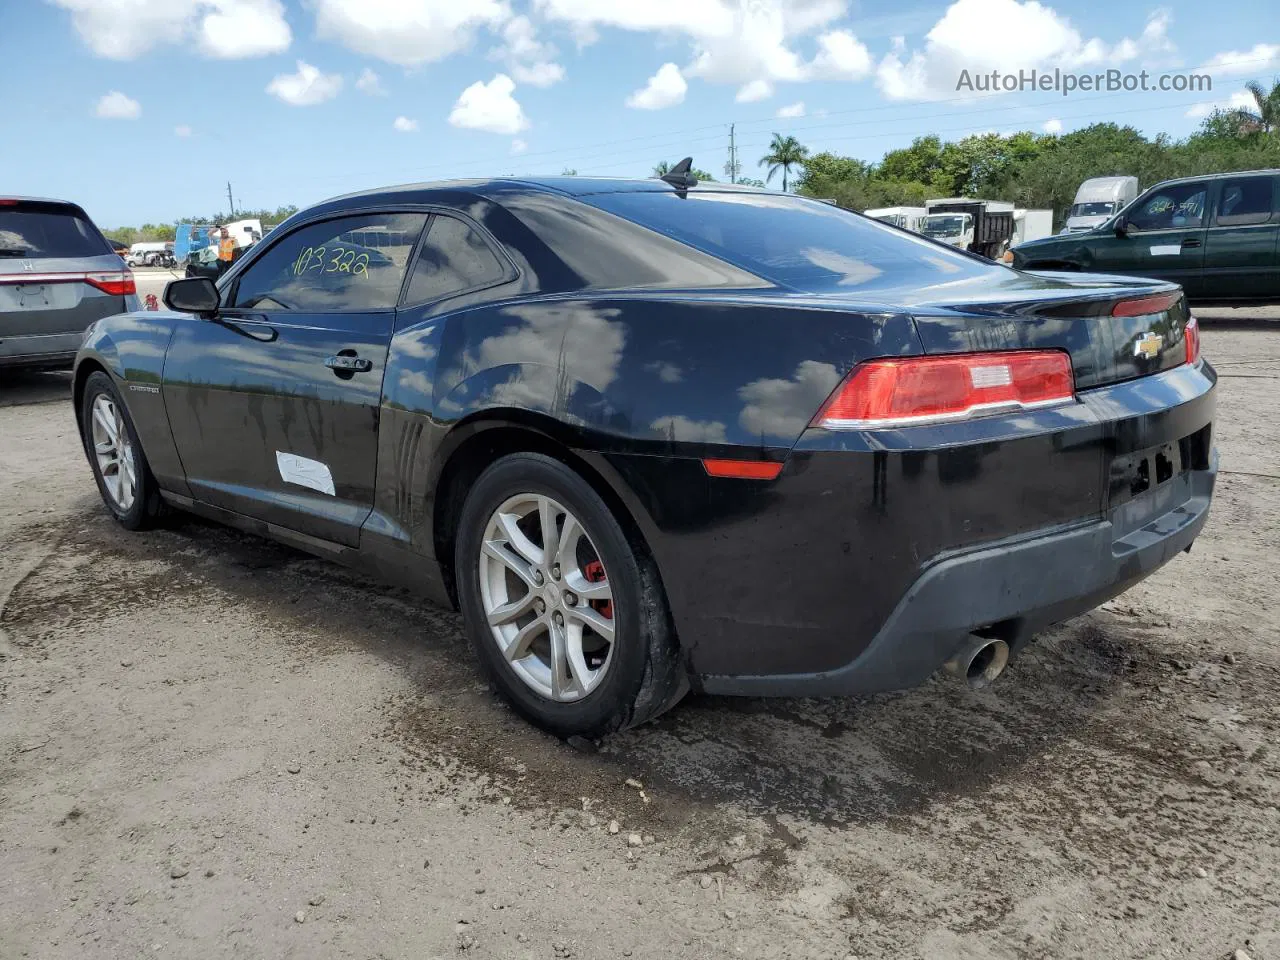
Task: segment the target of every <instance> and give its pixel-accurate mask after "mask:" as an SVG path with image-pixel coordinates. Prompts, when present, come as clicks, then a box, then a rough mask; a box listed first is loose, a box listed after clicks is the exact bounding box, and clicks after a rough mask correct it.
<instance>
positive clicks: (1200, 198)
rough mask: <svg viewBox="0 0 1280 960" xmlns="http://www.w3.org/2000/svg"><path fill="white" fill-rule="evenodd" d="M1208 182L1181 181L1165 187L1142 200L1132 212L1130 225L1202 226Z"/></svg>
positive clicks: (1150, 227)
mask: <svg viewBox="0 0 1280 960" xmlns="http://www.w3.org/2000/svg"><path fill="white" fill-rule="evenodd" d="M1204 197H1205V185H1204V184H1203V183H1177V184H1174V185H1173V186H1170V187H1162V188H1160V189H1159V190H1158V191H1156V192H1154V193H1152V194H1150V195H1148V196H1147V197H1145V198H1143V199H1142V200H1140V201H1138V203H1137V205H1136V206H1135V207H1134V209H1133V212H1132V213H1130V214H1129V217H1128V219H1129V226H1131V227H1136V228H1137V229H1139V230H1168V229H1171V228H1175V229H1176V228H1179V227H1198V226H1201V225H1202V224H1203V223H1204Z"/></svg>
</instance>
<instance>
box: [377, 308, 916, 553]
mask: <svg viewBox="0 0 1280 960" xmlns="http://www.w3.org/2000/svg"><path fill="white" fill-rule="evenodd" d="M919 352H920V345H919V341H918V338H917V336H916V333H915V329H914V326H913V325H912V322H911V320H910V318H909V317H907V316H906V315H903V314H867V315H857V316H853V315H850V314H849V313H846V312H843V311H839V310H834V309H829V308H827V309H824V308H822V306H821V305H820V304H817V303H815V302H814V301H813V300H797V301H796V302H794V303H789V302H787V301H786V299H785V298H771V299H770V300H769V302H767V303H761V302H758V298H753V297H742V298H737V299H735V298H732V297H730V298H726V297H698V296H693V295H690V296H687V297H682V296H673V295H664V296H661V297H656V296H617V295H613V296H611V295H600V296H595V297H548V298H534V299H527V300H523V301H521V302H516V303H505V304H495V305H491V306H484V307H479V308H475V309H472V310H467V311H464V312H461V313H457V314H453V315H450V316H443V317H436V318H433V319H431V320H428V321H425V322H424V323H422V324H419V325H417V326H415V327H411V328H409V329H407V330H404V331H401V332H400V333H399V334H397V336H396V337H395V339H394V340H393V342H392V347H391V356H390V357H389V359H388V364H387V371H388V372H387V378H386V383H385V386H384V401H383V422H382V438H381V442H380V447H379V464H378V475H379V476H378V483H377V489H378V494H377V500H376V504H375V506H376V510H375V513H376V514H377V515H380V516H381V517H382V518H383V519H384V521H385V522H387V523H388V524H389V526H390V528H391V529H392V530H393V531H398V532H397V534H396V535H399V536H402V537H404V538H406V539H409V540H411V541H412V543H413V545H414V548H415V550H417V551H419V552H423V553H426V554H431V553H433V550H432V545H431V541H432V503H431V491H433V490H434V487H435V483H436V480H437V479H438V477H439V475H440V472H441V470H442V469H443V467H444V464H445V462H446V461H447V458H448V456H449V454H450V452H451V451H452V449H453V448H454V446H456V443H457V440H458V439H459V438H461V437H463V436H465V435H466V431H465V430H462V429H459V428H461V427H466V426H468V425H470V424H474V423H477V422H483V421H502V422H510V423H520V424H524V425H527V426H529V427H531V428H534V429H541V430H544V431H546V432H548V433H550V434H552V435H554V436H555V437H556V439H558V440H560V441H561V442H562V443H565V444H566V445H568V446H569V447H571V448H572V449H574V450H575V451H577V452H579V453H580V454H582V455H583V456H585V457H588V458H593V459H594V462H595V463H596V465H597V466H598V467H599V468H600V469H601V471H602V473H604V474H606V475H607V476H610V477H611V478H613V479H614V480H615V481H616V480H617V478H618V477H619V476H620V475H621V474H622V473H624V472H628V470H627V463H628V462H630V461H632V460H635V459H637V458H639V459H641V460H643V461H645V462H649V463H653V462H661V463H662V464H664V465H665V467H666V468H667V469H666V476H667V478H668V479H670V480H671V482H673V483H675V484H676V489H677V490H678V492H677V494H676V495H675V496H673V495H672V492H671V490H670V489H667V488H666V486H665V483H664V484H663V485H661V486H659V487H655V486H654V485H653V484H652V483H649V482H646V483H642V484H634V483H631V482H626V483H622V482H621V481H618V482H619V484H620V487H619V489H618V490H617V492H618V494H619V496H621V497H622V498H623V499H624V501H626V502H628V504H629V506H630V507H631V508H632V510H633V513H635V514H636V520H637V522H638V523H639V524H640V526H641V528H642V530H644V532H645V533H646V535H647V536H648V537H649V538H650V541H651V546H652V547H653V549H654V550H655V552H656V553H661V552H663V551H665V550H667V549H671V548H673V547H674V545H673V544H670V545H669V544H668V542H667V538H666V533H667V531H668V530H670V529H673V528H677V527H680V526H682V525H684V524H686V523H687V522H689V520H690V517H691V516H692V515H693V514H696V515H697V516H698V522H699V523H703V522H711V521H713V520H714V514H715V512H716V510H717V509H725V510H730V511H732V512H733V513H735V514H736V513H739V512H741V510H742V509H743V504H741V503H738V502H736V501H735V502H734V503H728V502H724V503H719V504H717V503H716V502H714V496H713V491H714V490H723V489H724V488H723V487H720V486H718V485H717V486H715V487H714V488H713V487H712V486H711V485H708V484H707V480H708V478H707V476H706V474H705V472H704V471H703V469H702V466H701V464H700V462H699V458H702V457H728V458H735V457H736V458H746V459H761V458H774V459H779V460H781V459H783V458H784V457H785V455H786V452H787V451H788V450H789V449H790V448H791V447H792V445H794V444H795V442H796V440H797V439H798V438H799V437H800V435H801V434H802V433H803V431H804V430H805V427H806V426H807V425H808V423H809V421H810V419H811V418H812V417H813V415H814V414H815V413H816V412H817V411H818V408H819V407H820V406H821V404H822V402H823V401H824V400H825V399H826V398H827V396H828V395H829V394H830V393H831V391H832V390H833V389H834V388H835V386H836V385H837V384H838V383H839V382H840V380H841V378H842V377H843V376H844V375H845V374H846V373H847V372H848V371H849V369H850V368H851V367H852V366H853V365H854V364H856V363H857V362H859V361H860V360H863V359H866V358H868V357H873V356H899V355H903V354H909V353H919ZM753 486H754V485H753ZM738 493H741V489H740V490H739V491H738ZM709 497H711V499H710V500H709V499H708V498H709ZM659 562H660V563H661V562H662V557H661V556H660V557H659Z"/></svg>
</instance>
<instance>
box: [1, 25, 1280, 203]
mask: <svg viewBox="0 0 1280 960" xmlns="http://www.w3.org/2000/svg"><path fill="white" fill-rule="evenodd" d="M1262 28H1265V29H1262ZM0 64H3V68H4V74H5V76H6V77H9V78H14V77H20V78H23V82H22V83H21V84H20V85H18V86H12V85H11V86H10V89H9V92H8V93H7V94H6V96H5V107H6V109H5V114H6V116H5V124H4V127H3V132H0V193H12V194H34V195H42V196H55V197H62V198H67V199H74V200H76V201H78V202H80V203H81V204H83V205H84V206H85V208H86V209H87V210H88V211H89V212H90V214H91V215H92V216H93V218H94V219H95V220H97V221H98V223H99V224H101V225H102V226H104V227H114V226H118V225H126V224H139V223H141V222H144V221H153V222H164V221H172V220H174V219H177V218H179V217H182V216H185V215H190V214H205V215H207V214H211V213H213V212H215V211H218V210H224V209H225V208H226V181H227V180H230V181H231V182H232V186H233V189H234V192H235V197H236V203H237V206H240V205H243V206H247V207H275V206H278V205H280V204H284V203H296V204H298V205H299V206H306V205H307V204H310V203H313V202H315V201H317V200H320V199H323V198H325V197H327V196H333V195H335V194H339V193H344V192H347V191H350V190H356V189H362V188H366V187H371V186H377V185H382V184H388V183H401V182H410V181H416V180H431V179H444V178H449V177H460V176H483V175H490V174H510V173H515V174H523V173H559V172H560V171H561V170H562V169H563V168H566V167H572V168H575V169H577V170H578V171H579V172H581V173H584V174H585V173H591V174H601V175H608V176H647V175H648V174H649V172H650V170H651V169H652V167H653V165H654V164H655V163H657V162H658V161H660V160H664V159H665V160H669V161H675V160H677V159H679V158H680V157H681V156H684V155H685V154H692V155H693V157H694V160H695V162H696V163H697V165H698V166H700V167H702V168H704V169H706V170H709V171H710V172H712V173H713V174H715V175H717V176H719V175H720V174H721V171H722V169H723V165H724V163H725V160H726V153H727V146H728V127H729V124H730V122H735V123H736V125H737V138H738V144H739V148H740V157H741V159H742V161H743V174H744V175H745V176H759V175H760V171H759V170H758V168H757V166H756V162H757V160H758V158H759V157H760V156H761V155H762V154H763V153H764V150H765V146H766V145H767V143H768V140H769V137H770V134H771V133H772V132H774V131H779V132H783V133H791V134H794V135H795V136H796V137H797V138H799V139H800V140H801V141H802V142H803V143H805V144H806V145H807V146H809V147H810V149H812V150H815V151H816V150H823V149H829V150H833V151H836V152H839V153H843V154H847V155H851V156H856V157H859V158H862V159H864V160H870V161H874V160H876V159H878V158H879V157H880V156H881V155H882V154H883V153H884V151H885V150H888V149H892V148H894V147H897V146H903V145H905V144H907V143H909V142H910V140H911V139H912V137H914V136H918V135H921V134H925V133H937V134H939V135H940V136H942V137H943V138H944V139H955V138H958V137H961V136H964V135H966V134H969V133H980V132H984V131H998V132H1007V131H1013V130H1017V129H1031V130H1036V131H1040V130H1043V129H1048V130H1053V131H1056V130H1059V129H1062V130H1071V129H1073V128H1075V127H1078V126H1084V125H1087V124H1089V123H1092V122H1096V121H1099V120H1114V121H1116V122H1118V123H1129V124H1133V125H1134V126H1136V127H1138V128H1139V129H1141V130H1143V131H1145V132H1147V133H1148V134H1154V133H1157V132H1160V131H1165V132H1168V133H1169V134H1171V135H1173V136H1175V137H1177V136H1185V135H1186V134H1188V133H1190V132H1192V131H1193V130H1194V129H1195V127H1196V126H1197V124H1198V123H1199V115H1201V114H1203V113H1204V112H1207V111H1208V110H1209V109H1210V108H1211V105H1212V104H1216V103H1228V102H1230V101H1231V100H1232V97H1233V95H1235V96H1238V95H1239V91H1240V88H1241V85H1242V84H1243V82H1244V81H1246V80H1248V79H1251V78H1257V79H1262V80H1266V81H1269V80H1270V79H1271V78H1272V76H1273V75H1277V74H1280V17H1277V15H1276V13H1275V5H1274V0H1235V2H1233V3H1232V4H1231V5H1230V6H1229V7H1228V8H1219V7H1217V6H1216V5H1212V4H1204V3H1202V2H1199V0H1195V2H1168V3H1164V4H1152V5H1150V6H1145V5H1143V4H1142V3H1130V2H1126V3H1123V4H1121V3H1117V2H1115V0H1110V2H1100V0H1049V2H1044V3H1036V2H1031V0H1026V2H1023V0H955V2H953V3H946V2H941V3H921V4H919V5H914V4H913V3H912V2H911V0H905V2H890V0H288V2H282V0H38V2H37V0H24V2H21V3H16V2H3V3H0ZM1055 67H1057V68H1060V69H1063V70H1071V71H1075V72H1077V73H1089V74H1093V73H1096V72H1098V71H1103V70H1106V69H1108V68H1115V69H1119V70H1122V71H1125V72H1135V73H1136V72H1137V71H1139V70H1142V69H1146V70H1148V71H1150V72H1151V74H1152V76H1153V77H1154V76H1158V75H1159V74H1160V73H1164V72H1169V73H1175V72H1189V71H1193V70H1195V71H1197V72H1207V73H1209V74H1210V75H1211V76H1212V77H1213V90H1212V92H1209V93H1206V92H1167V93H1162V92H1146V93H1141V92H1132V93H1125V92H1117V93H1106V92H1102V93H1099V92H1092V91H1091V92H1076V93H1074V94H1073V95H1071V96H1068V97H1063V96H1062V95H1061V94H1058V93H1054V92H1015V93H1006V94H1001V95H998V96H974V97H968V98H967V99H966V98H965V97H964V96H963V95H962V94H959V93H957V92H956V89H955V85H956V81H957V78H958V77H959V75H960V71H961V70H969V71H970V72H971V74H977V73H979V72H987V73H989V72H990V71H991V70H993V69H998V70H1001V71H1003V72H1012V73H1016V72H1017V71H1018V70H1020V69H1023V70H1028V69H1031V68H1036V69H1039V70H1042V71H1044V70H1049V71H1052V70H1053V69H1054V68H1055ZM775 185H777V182H776V181H775Z"/></svg>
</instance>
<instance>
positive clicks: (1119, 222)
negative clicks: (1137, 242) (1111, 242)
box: [1115, 217, 1129, 237]
mask: <svg viewBox="0 0 1280 960" xmlns="http://www.w3.org/2000/svg"><path fill="white" fill-rule="evenodd" d="M1115 228H1116V236H1117V237H1127V236H1128V235H1129V221H1128V220H1127V219H1125V218H1124V217H1116V223H1115Z"/></svg>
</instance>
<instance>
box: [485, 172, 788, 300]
mask: <svg viewBox="0 0 1280 960" xmlns="http://www.w3.org/2000/svg"><path fill="white" fill-rule="evenodd" d="M607 199H609V197H607V196H599V197H584V198H581V200H570V199H566V198H565V197H561V196H556V195H554V194H548V193H527V194H517V195H513V196H510V197H503V199H502V205H503V206H504V207H506V209H507V212H508V213H510V214H512V215H513V216H515V218H516V219H517V220H519V221H520V222H521V223H523V224H524V225H525V226H526V227H528V228H529V230H530V232H532V233H533V235H534V236H535V237H536V238H537V240H538V242H539V243H540V244H543V245H545V246H546V248H547V250H548V251H549V252H550V253H551V255H552V257H553V258H554V261H553V262H554V265H555V267H556V270H555V273H556V274H558V275H557V276H554V279H550V280H549V276H550V274H549V273H548V272H546V271H545V268H544V265H543V264H541V263H539V264H538V274H539V277H538V279H539V282H540V283H542V284H544V285H546V284H548V283H550V284H556V285H558V284H565V285H567V286H569V287H572V288H586V289H593V288H594V289H617V288H622V287H625V288H628V289H633V290H634V289H639V288H643V289H649V290H654V289H664V290H683V289H688V288H703V287H738V288H741V287H763V286H767V284H765V282H764V281H763V280H761V279H760V278H759V277H755V276H752V275H751V274H749V273H745V272H743V271H742V270H741V269H739V268H737V267H734V266H732V265H731V264H728V263H725V262H724V261H723V260H717V259H715V258H714V257H709V256H706V255H704V254H700V253H698V251H696V250H690V249H689V248H688V247H687V246H684V245H682V244H679V243H675V242H673V241H672V240H669V239H667V238H666V237H661V236H658V235H657V234H655V233H654V232H653V231H652V230H646V229H644V227H641V226H639V225H638V224H636V223H628V222H627V220H622V219H619V218H618V217H617V216H611V215H610V214H609V213H605V212H604V211H603V210H598V209H596V207H594V206H590V205H589V204H591V203H594V202H596V201H597V200H598V201H600V202H599V203H598V204H597V206H600V207H604V208H605V209H606V210H611V208H610V207H608V206H606V204H605V202H604V201H605V200H607ZM582 200H585V201H586V202H581V201H582ZM611 212H617V211H612V210H611ZM622 216H624V217H625V216H627V215H626V214H625V213H623V214H622ZM629 219H630V218H629ZM645 226H648V225H647V224H646V225H645ZM659 232H662V231H659ZM544 288H545V286H544Z"/></svg>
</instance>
